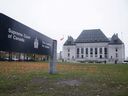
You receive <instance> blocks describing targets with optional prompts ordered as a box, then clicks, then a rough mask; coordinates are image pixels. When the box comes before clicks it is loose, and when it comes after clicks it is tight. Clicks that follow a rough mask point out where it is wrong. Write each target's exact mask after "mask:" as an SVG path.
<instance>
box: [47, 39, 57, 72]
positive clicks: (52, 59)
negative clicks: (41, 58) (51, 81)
mask: <svg viewBox="0 0 128 96" xmlns="http://www.w3.org/2000/svg"><path fill="white" fill-rule="evenodd" d="M56 63H57V41H56V40H53V43H52V48H51V55H50V66H49V67H50V69H49V73H50V74H55V73H56V72H57V71H56Z"/></svg>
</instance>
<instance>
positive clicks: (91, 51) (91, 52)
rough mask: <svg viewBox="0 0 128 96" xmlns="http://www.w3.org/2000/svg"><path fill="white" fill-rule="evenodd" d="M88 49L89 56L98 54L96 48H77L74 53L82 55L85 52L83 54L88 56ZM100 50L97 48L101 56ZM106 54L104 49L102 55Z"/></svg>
mask: <svg viewBox="0 0 128 96" xmlns="http://www.w3.org/2000/svg"><path fill="white" fill-rule="evenodd" d="M84 49H85V50H84ZM89 49H90V54H94V53H95V54H98V48H77V51H76V53H77V54H84V51H85V54H89ZM102 49H103V48H99V54H103V50H102ZM80 50H81V51H80ZM107 53H108V50H107V48H104V54H107Z"/></svg>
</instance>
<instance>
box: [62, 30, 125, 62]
mask: <svg viewBox="0 0 128 96" xmlns="http://www.w3.org/2000/svg"><path fill="white" fill-rule="evenodd" d="M124 50H125V47H124V43H123V42H122V41H121V40H120V39H119V37H118V34H114V35H113V36H112V37H111V38H107V37H106V36H105V35H104V33H103V32H102V31H101V30H100V29H92V30H83V31H82V33H81V34H80V35H79V36H78V38H77V39H76V40H75V39H73V38H72V37H71V36H69V37H68V39H67V41H66V42H65V43H64V45H63V56H62V57H63V60H64V61H69V62H70V61H71V62H72V61H85V62H92V61H93V62H94V61H95V62H105V63H122V62H123V61H124V59H125V52H124Z"/></svg>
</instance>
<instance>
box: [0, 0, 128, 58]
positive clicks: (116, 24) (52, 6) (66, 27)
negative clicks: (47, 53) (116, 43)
mask: <svg viewBox="0 0 128 96" xmlns="http://www.w3.org/2000/svg"><path fill="white" fill-rule="evenodd" d="M0 12H1V13H3V14H6V15H8V16H9V17H12V18H13V19H15V20H17V21H19V22H21V23H23V24H25V25H27V26H29V27H31V28H33V29H35V30H37V31H39V32H41V33H43V34H44V35H47V36H49V37H51V38H53V39H56V40H57V41H58V52H59V51H60V50H62V45H63V43H64V42H65V40H66V39H67V37H68V36H69V35H71V36H72V37H73V38H75V39H76V38H77V37H78V35H79V34H80V33H81V31H82V30H84V29H101V30H102V31H103V32H104V34H105V35H106V36H107V37H111V36H112V35H113V34H114V33H118V36H119V37H120V39H122V41H123V42H124V43H125V49H126V56H128V0H0ZM63 36H64V40H62V41H60V39H61V38H62V37H63Z"/></svg>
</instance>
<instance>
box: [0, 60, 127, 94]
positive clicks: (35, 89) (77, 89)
mask: <svg viewBox="0 0 128 96" xmlns="http://www.w3.org/2000/svg"><path fill="white" fill-rule="evenodd" d="M57 70H58V73H57V74H54V75H50V74H48V64H47V63H43V62H0V96H128V64H71V63H70V64H57Z"/></svg>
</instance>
